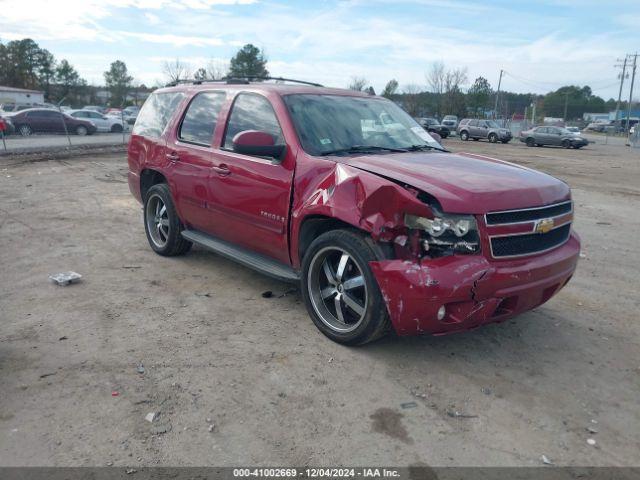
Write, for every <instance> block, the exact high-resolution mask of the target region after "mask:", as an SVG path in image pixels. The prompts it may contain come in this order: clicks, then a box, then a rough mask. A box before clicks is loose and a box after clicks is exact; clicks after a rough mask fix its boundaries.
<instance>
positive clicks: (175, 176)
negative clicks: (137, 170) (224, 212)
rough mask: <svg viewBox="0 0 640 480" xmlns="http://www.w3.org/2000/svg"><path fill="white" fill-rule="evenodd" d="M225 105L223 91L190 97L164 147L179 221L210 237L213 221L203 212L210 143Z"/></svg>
mask: <svg viewBox="0 0 640 480" xmlns="http://www.w3.org/2000/svg"><path fill="white" fill-rule="evenodd" d="M225 101H226V93H225V92H223V91H204V92H199V93H197V94H196V95H194V97H193V98H192V99H191V100H190V102H189V105H188V106H187V108H186V109H185V111H184V113H183V115H182V118H181V119H180V122H179V124H178V126H177V128H176V129H175V131H174V132H172V133H171V134H170V135H169V138H168V143H167V158H168V160H169V165H168V167H167V170H168V174H169V176H170V178H171V179H172V180H173V183H174V190H173V196H174V197H173V198H174V200H175V202H176V206H177V208H178V212H179V214H180V218H181V219H182V220H183V222H185V223H187V224H188V225H189V226H191V227H193V228H196V229H197V230H202V231H205V232H211V233H213V230H215V221H216V220H215V218H213V216H212V215H211V213H210V211H209V209H208V208H207V205H208V199H209V196H210V191H209V190H210V188H211V179H212V175H213V170H212V169H213V167H214V165H215V162H214V160H213V148H212V142H213V138H214V132H215V130H216V127H217V125H218V123H219V122H218V117H219V115H220V111H221V109H222V107H223V105H224V104H225Z"/></svg>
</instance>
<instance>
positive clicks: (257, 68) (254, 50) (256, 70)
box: [229, 43, 269, 78]
mask: <svg viewBox="0 0 640 480" xmlns="http://www.w3.org/2000/svg"><path fill="white" fill-rule="evenodd" d="M229 76H230V77H235V78H247V77H268V76H269V71H268V70H267V58H266V56H265V54H264V51H262V50H260V49H259V48H258V47H256V46H254V45H252V44H251V43H248V44H246V45H245V46H244V47H242V48H241V49H240V50H238V53H236V54H235V56H234V57H233V58H232V59H231V63H230V66H229Z"/></svg>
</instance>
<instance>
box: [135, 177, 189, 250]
mask: <svg viewBox="0 0 640 480" xmlns="http://www.w3.org/2000/svg"><path fill="white" fill-rule="evenodd" d="M144 229H145V232H146V234H147V240H148V241H149V245H150V246H151V248H152V249H153V251H154V252H156V253H157V254H159V255H163V256H165V257H173V256H176V255H182V254H184V253H186V252H188V251H189V250H190V249H191V242H189V241H188V240H186V239H185V238H184V237H183V236H182V235H181V233H182V230H183V226H182V222H181V221H180V219H179V218H178V213H177V212H176V209H175V206H174V204H173V199H172V198H171V192H170V191H169V186H168V185H167V184H165V183H160V184H157V185H154V186H153V187H151V188H150V189H149V191H148V192H147V194H146V195H145V200H144Z"/></svg>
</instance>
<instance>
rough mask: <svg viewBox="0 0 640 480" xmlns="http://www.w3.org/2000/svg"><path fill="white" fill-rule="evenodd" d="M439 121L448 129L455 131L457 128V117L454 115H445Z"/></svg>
mask: <svg viewBox="0 0 640 480" xmlns="http://www.w3.org/2000/svg"><path fill="white" fill-rule="evenodd" d="M441 123H442V125H444V126H445V127H447V128H448V129H449V131H451V132H455V131H456V128H458V117H457V116H456V115H445V116H444V118H443V119H442V122H441Z"/></svg>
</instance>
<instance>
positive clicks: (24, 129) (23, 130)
mask: <svg viewBox="0 0 640 480" xmlns="http://www.w3.org/2000/svg"><path fill="white" fill-rule="evenodd" d="M20 135H22V136H23V137H28V136H29V135H31V127H30V126H29V125H21V126H20Z"/></svg>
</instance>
